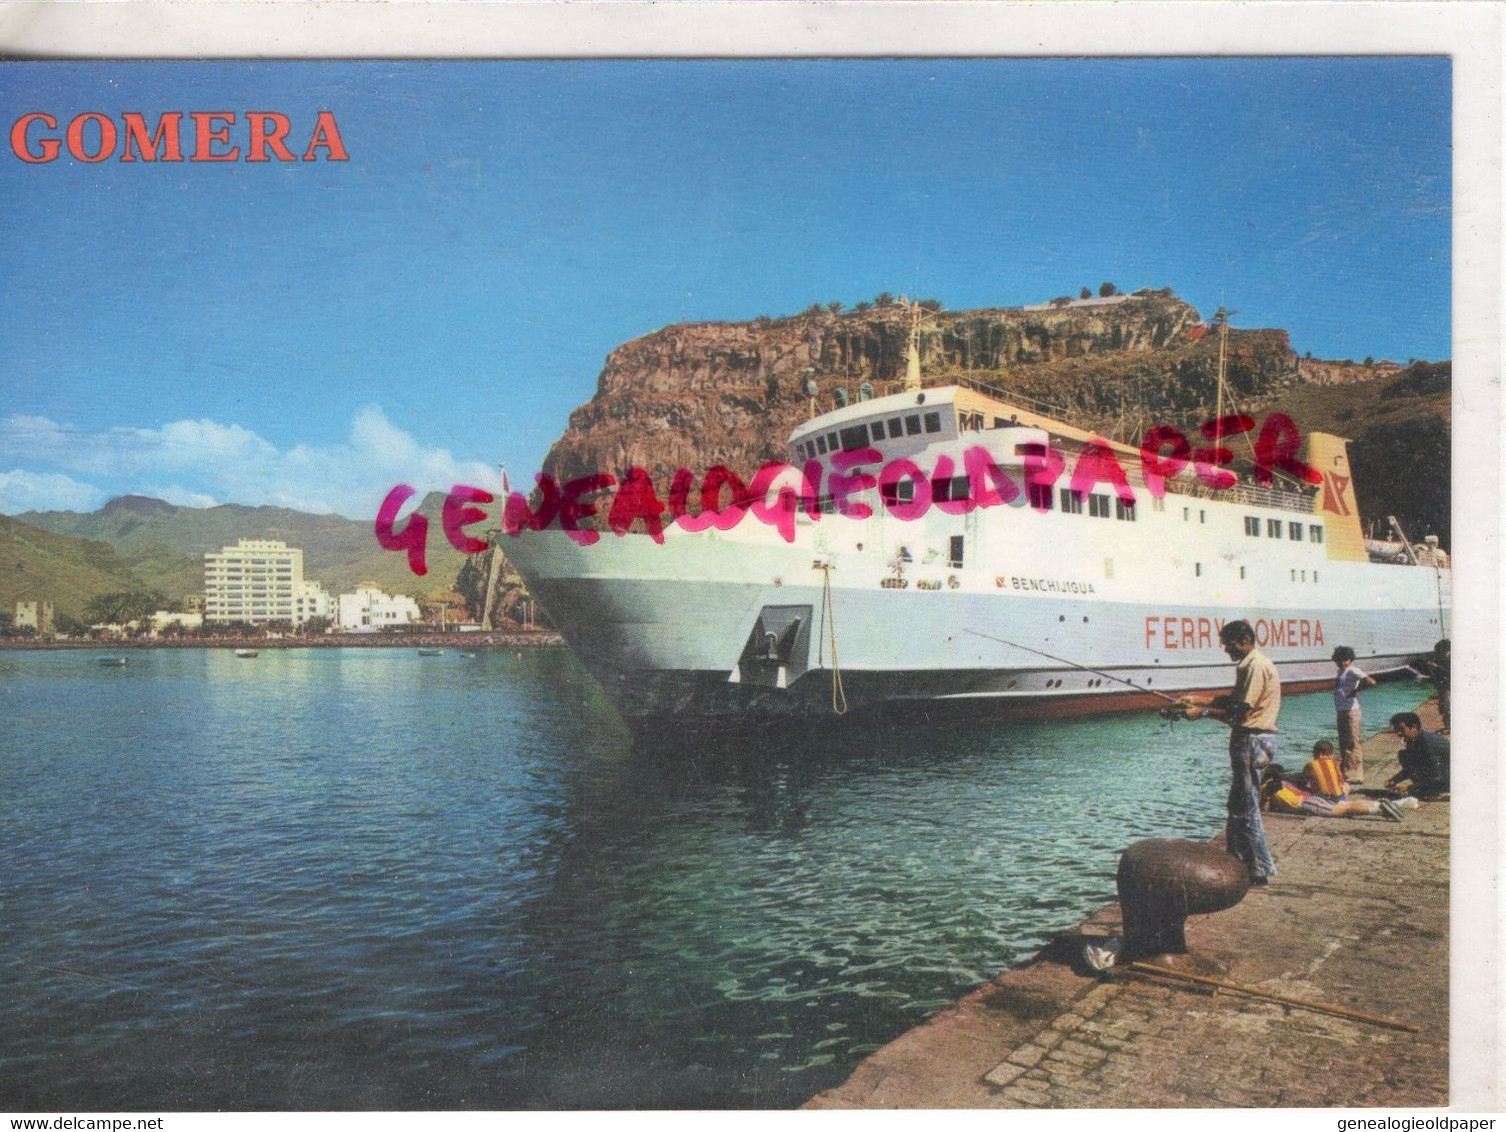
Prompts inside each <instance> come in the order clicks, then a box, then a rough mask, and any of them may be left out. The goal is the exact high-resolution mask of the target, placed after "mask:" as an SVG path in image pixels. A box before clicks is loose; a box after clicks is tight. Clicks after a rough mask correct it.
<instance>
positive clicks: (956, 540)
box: [947, 535, 963, 566]
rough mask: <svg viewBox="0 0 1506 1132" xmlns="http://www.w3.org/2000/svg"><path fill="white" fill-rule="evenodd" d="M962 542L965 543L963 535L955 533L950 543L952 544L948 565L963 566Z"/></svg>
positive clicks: (949, 549) (949, 550)
mask: <svg viewBox="0 0 1506 1132" xmlns="http://www.w3.org/2000/svg"><path fill="white" fill-rule="evenodd" d="M962 543H963V537H962V536H961V535H953V536H952V540H951V544H950V546H949V548H948V558H947V565H948V566H961V565H962Z"/></svg>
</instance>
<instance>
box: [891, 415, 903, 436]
mask: <svg viewBox="0 0 1506 1132" xmlns="http://www.w3.org/2000/svg"><path fill="white" fill-rule="evenodd" d="M904 428H905V426H904V425H903V424H902V423H901V421H900V419H899V418H898V417H893V418H891V419H890V421H889V439H890V440H893V439H894V438H895V437H897V436H902V435H904Z"/></svg>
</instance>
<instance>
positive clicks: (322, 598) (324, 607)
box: [293, 582, 339, 625]
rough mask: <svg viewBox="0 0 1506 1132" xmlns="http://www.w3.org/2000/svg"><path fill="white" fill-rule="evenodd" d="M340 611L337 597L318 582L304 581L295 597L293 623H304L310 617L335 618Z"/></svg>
mask: <svg viewBox="0 0 1506 1132" xmlns="http://www.w3.org/2000/svg"><path fill="white" fill-rule="evenodd" d="M338 612H339V609H338V607H337V603H336V601H335V599H334V598H333V597H332V596H330V594H329V593H328V591H326V590H325V588H324V587H323V586H321V585H320V584H319V583H318V582H304V583H303V585H302V586H300V587H299V588H298V593H297V594H296V595H295V596H294V598H293V623H294V624H295V625H302V624H303V623H304V622H306V621H307V620H308V619H309V618H310V617H328V618H329V619H330V620H331V621H334V620H335V615H336V614H337V613H338Z"/></svg>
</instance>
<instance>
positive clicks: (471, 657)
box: [460, 652, 476, 660]
mask: <svg viewBox="0 0 1506 1132" xmlns="http://www.w3.org/2000/svg"><path fill="white" fill-rule="evenodd" d="M460 655H461V656H463V657H464V658H465V659H466V660H475V659H476V654H475V653H473V652H463V653H461V654H460Z"/></svg>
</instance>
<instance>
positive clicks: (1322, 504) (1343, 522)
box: [1304, 432, 1370, 562]
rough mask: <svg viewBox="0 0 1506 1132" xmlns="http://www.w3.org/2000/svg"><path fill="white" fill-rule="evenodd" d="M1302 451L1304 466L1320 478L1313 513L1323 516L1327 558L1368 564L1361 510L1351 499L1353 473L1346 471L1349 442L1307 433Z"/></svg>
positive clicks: (1332, 436)
mask: <svg viewBox="0 0 1506 1132" xmlns="http://www.w3.org/2000/svg"><path fill="white" fill-rule="evenodd" d="M1304 448H1305V452H1304V458H1305V459H1306V461H1307V463H1308V464H1310V465H1312V466H1313V467H1314V468H1316V469H1317V470H1318V471H1319V472H1321V473H1322V474H1323V485H1322V487H1320V488H1319V489H1318V497H1317V499H1316V501H1315V502H1316V506H1315V507H1314V510H1315V512H1316V513H1317V514H1320V515H1322V516H1323V520H1324V523H1323V525H1324V528H1325V529H1326V531H1327V536H1328V537H1327V539H1326V547H1325V549H1326V550H1327V552H1328V557H1329V558H1333V559H1338V560H1342V561H1349V562H1366V561H1369V557H1370V556H1369V555H1368V554H1367V553H1366V551H1365V532H1364V531H1363V530H1361V529H1360V509H1359V505H1358V504H1357V503H1356V502H1355V498H1354V479H1353V473H1352V472H1350V470H1349V442H1348V441H1347V440H1345V439H1344V438H1343V437H1342V436H1334V435H1333V434H1332V433H1327V432H1309V433H1308V434H1307V436H1306V438H1305V445H1304Z"/></svg>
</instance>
